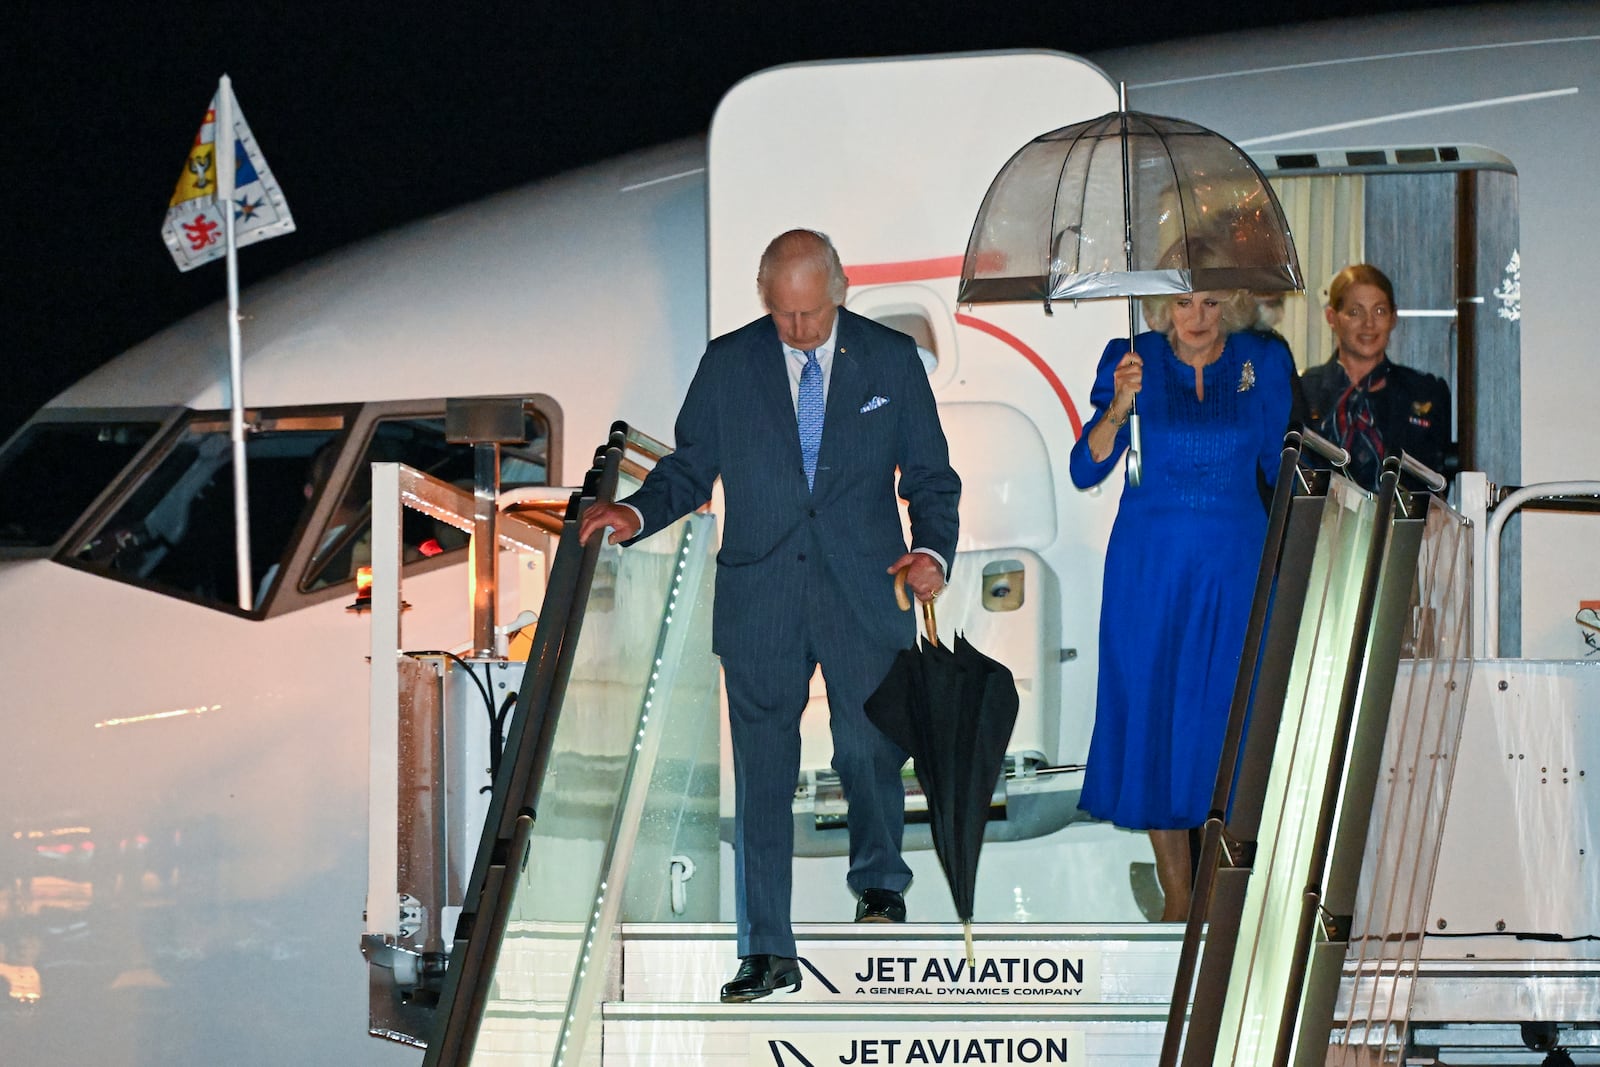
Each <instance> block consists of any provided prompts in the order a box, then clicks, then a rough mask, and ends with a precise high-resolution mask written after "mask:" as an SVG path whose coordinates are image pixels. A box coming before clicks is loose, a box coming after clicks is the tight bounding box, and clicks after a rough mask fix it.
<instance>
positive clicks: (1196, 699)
mask: <svg viewBox="0 0 1600 1067" xmlns="http://www.w3.org/2000/svg"><path fill="white" fill-rule="evenodd" d="M1144 310H1145V318H1146V320H1147V321H1148V322H1149V323H1150V325H1151V326H1152V327H1153V330H1152V331H1151V332H1148V333H1142V334H1140V335H1139V336H1138V337H1137V338H1135V339H1134V344H1133V350H1132V351H1129V348H1128V342H1127V341H1126V340H1115V341H1112V342H1111V343H1110V344H1108V345H1107V346H1106V350H1105V353H1104V354H1103V355H1102V356H1101V357H1100V367H1099V370H1098V372H1097V373H1096V376H1095V383H1094V389H1093V391H1092V392H1091V393H1090V401H1091V403H1093V405H1094V407H1095V409H1096V410H1095V414H1094V416H1093V417H1092V418H1091V419H1090V420H1089V424H1088V425H1087V426H1086V427H1085V428H1084V432H1083V435H1082V436H1081V437H1080V438H1079V439H1078V441H1077V443H1076V444H1075V445H1074V446H1073V449H1072V457H1071V473H1072V481H1073V484H1074V485H1076V486H1078V488H1080V489H1087V488H1089V487H1090V486H1093V485H1098V484H1099V483H1100V482H1101V481H1103V480H1105V478H1106V477H1107V476H1108V475H1110V474H1111V472H1112V471H1113V470H1114V469H1115V468H1116V466H1117V460H1118V459H1119V458H1120V457H1121V455H1122V453H1123V451H1124V450H1125V449H1126V448H1127V447H1128V441H1129V433H1128V425H1127V423H1128V416H1129V413H1130V410H1131V408H1132V406H1133V402H1134V397H1135V395H1137V396H1138V398H1139V409H1138V410H1139V417H1140V422H1141V435H1140V436H1141V443H1142V446H1143V452H1142V460H1143V469H1142V479H1141V481H1142V484H1141V485H1139V486H1138V487H1137V488H1135V487H1133V486H1124V488H1123V491H1122V500H1121V503H1120V504H1119V505H1118V508H1117V518H1116V522H1115V524H1114V525H1113V526H1112V529H1111V543H1110V545H1109V547H1108V548H1107V550H1106V569H1105V584H1104V588H1103V594H1102V597H1101V606H1100V671H1099V692H1098V694H1097V698H1096V711H1095V724H1094V735H1093V739H1092V740H1091V742H1090V746H1089V763H1088V770H1087V772H1086V775H1085V778H1084V785H1083V795H1082V799H1081V800H1080V801H1079V804H1080V806H1081V807H1082V808H1083V809H1084V810H1085V811H1087V812H1089V813H1090V814H1091V815H1093V816H1095V817H1096V818H1099V819H1106V820H1109V821H1111V822H1114V823H1116V824H1117V825H1118V826H1124V827H1129V828H1133V829H1142V830H1149V831H1150V841H1151V845H1152V847H1153V848H1154V851H1155V856H1156V876H1157V878H1158V879H1159V880H1160V882H1161V889H1162V892H1163V893H1164V894H1165V896H1166V904H1165V909H1164V912H1163V915H1162V920H1163V921H1166V922H1175V921H1179V920H1181V919H1183V917H1184V916H1185V915H1186V914H1187V911H1188V906H1189V895H1190V889H1191V878H1192V876H1191V871H1190V861H1189V830H1190V829H1192V828H1194V827H1197V826H1199V825H1201V824H1202V823H1203V822H1204V821H1205V818H1206V814H1207V812H1208V811H1209V810H1210V807H1211V794H1212V791H1213V789H1214V787H1215V785H1216V778H1217V767H1218V763H1219V761H1220V759H1221V753H1222V736H1223V733H1224V730H1225V728H1226V725H1227V718H1228V706H1229V704H1230V702H1231V700H1232V696H1233V684H1234V676H1235V674H1236V672H1237V670H1238V667H1239V657H1240V655H1241V653H1242V650H1243V645H1244V631H1245V626H1246V623H1247V621H1248V618H1249V613H1250V600H1251V596H1252V593H1253V591H1254V586H1255V576H1256V571H1257V569H1258V567H1259V565H1260V561H1261V548H1262V544H1263V542H1264V540H1265V537H1266V526H1267V514H1266V508H1265V506H1264V505H1263V503H1262V500H1261V495H1260V493H1259V491H1258V489H1257V478H1256V474H1257V471H1260V472H1261V473H1262V474H1263V475H1264V476H1265V478H1266V479H1267V480H1268V482H1269V484H1270V482H1271V481H1273V480H1275V478H1276V476H1277V469H1278V457H1279V455H1280V454H1281V452H1282V448H1283V435H1284V431H1285V430H1286V429H1287V428H1288V425H1289V404H1290V381H1291V379H1292V377H1293V375H1294V361H1293V357H1291V356H1290V354H1289V350H1288V348H1287V347H1286V346H1285V345H1284V344H1283V342H1282V341H1281V340H1280V339H1279V338H1277V337H1276V336H1275V335H1271V334H1266V333H1257V332H1253V331H1248V330H1246V329H1245V327H1247V326H1248V325H1249V324H1250V323H1251V322H1252V321H1253V319H1254V317H1255V304H1254V301H1253V300H1252V299H1251V297H1250V294H1249V293H1248V292H1244V291H1237V292H1227V291H1222V292H1202V293H1184V294H1180V295H1176V296H1166V297H1156V298H1147V299H1146V300H1145V301H1144Z"/></svg>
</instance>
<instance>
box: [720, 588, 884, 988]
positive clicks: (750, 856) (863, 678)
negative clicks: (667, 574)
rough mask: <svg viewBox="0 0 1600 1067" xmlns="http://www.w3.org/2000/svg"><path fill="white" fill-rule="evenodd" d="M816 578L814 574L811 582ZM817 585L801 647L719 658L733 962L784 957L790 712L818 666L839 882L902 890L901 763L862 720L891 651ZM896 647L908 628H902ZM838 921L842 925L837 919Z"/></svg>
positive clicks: (789, 943) (796, 758)
mask: <svg viewBox="0 0 1600 1067" xmlns="http://www.w3.org/2000/svg"><path fill="white" fill-rule="evenodd" d="M819 577H820V576H819ZM825 584H826V583H823V582H820V581H818V580H816V579H815V578H814V579H813V580H812V581H810V582H808V583H807V585H806V591H805V594H804V595H803V597H802V600H803V601H804V603H803V604H800V605H795V608H796V609H797V610H800V611H803V612H804V613H805V614H804V619H803V623H804V625H803V627H802V634H803V646H804V647H799V648H791V649H779V648H774V649H772V650H770V651H769V652H768V653H767V654H766V655H764V656H762V657H760V658H759V659H757V660H752V659H750V658H748V657H745V658H729V657H726V656H725V657H723V660H722V671H723V678H724V681H725V682H726V685H727V690H728V717H729V726H730V730H731V737H732V744H733V779H734V794H735V802H734V842H733V849H734V894H735V897H736V899H737V901H738V933H739V955H740V956H749V955H753V954H756V953H768V954H772V955H777V956H794V955H796V952H795V940H794V930H793V927H792V925H791V922H790V905H791V900H792V896H793V884H794V815H793V804H794V790H795V784H796V781H797V779H798V778H799V774H800V715H801V712H802V711H804V710H805V706H806V701H807V699H808V697H809V689H810V683H811V676H812V674H813V673H814V672H815V671H816V669H817V667H818V666H820V667H821V668H822V677H823V681H824V683H825V684H826V686H827V692H828V709H829V717H830V727H831V730H832V733H833V769H834V770H835V771H837V772H838V774H839V782H840V784H841V785H842V786H843V788H844V794H845V800H846V802H847V803H848V805H849V834H850V870H849V873H848V875H847V876H846V879H845V881H846V883H847V884H848V885H849V887H850V889H851V890H852V891H854V892H855V893H857V894H858V895H859V894H860V892H861V891H862V890H864V889H892V890H895V891H897V892H903V891H904V890H905V888H906V887H907V886H908V885H910V884H911V868H909V867H907V866H906V863H905V861H904V860H903V859H902V858H901V856H900V842H901V832H902V828H903V826H904V823H905V788H904V786H903V785H902V784H901V778H900V768H901V767H902V766H903V765H904V764H905V761H906V759H907V755H906V752H905V750H904V749H902V748H900V746H898V745H896V744H895V743H894V742H893V741H890V740H889V739H888V738H887V737H885V736H884V735H883V733H882V732H880V731H879V730H878V728H877V727H876V726H874V725H872V723H871V722H869V721H868V720H867V716H866V712H865V711H864V710H863V705H864V704H865V702H866V699H867V697H868V696H870V695H871V694H872V691H873V690H874V689H876V688H877V687H878V683H879V682H881V681H882V680H883V677H884V675H886V674H887V673H888V672H889V667H890V665H891V664H892V663H893V662H894V657H895V653H896V652H897V651H899V649H898V648H897V647H895V646H892V645H885V644H883V643H882V642H881V641H877V640H872V639H869V638H866V637H865V636H864V635H863V634H861V633H859V632H857V630H856V629H855V628H853V627H850V626H849V625H848V623H847V622H845V618H847V617H848V611H846V612H840V611H839V610H837V604H836V601H835V600H834V598H832V597H829V596H827V595H825V589H824V588H823V587H824V586H825ZM906 632H907V636H908V641H907V644H909V643H910V639H914V633H915V632H914V631H913V630H912V629H911V628H910V624H908V625H907V631H906ZM841 918H842V917H841Z"/></svg>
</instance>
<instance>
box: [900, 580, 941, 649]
mask: <svg viewBox="0 0 1600 1067" xmlns="http://www.w3.org/2000/svg"><path fill="white" fill-rule="evenodd" d="M894 602H895V603H896V604H899V605H900V610H901V611H910V610H911V598H910V597H909V596H907V595H906V572H905V570H904V569H901V570H898V571H896V572H895V575H894ZM922 632H923V633H924V634H926V635H927V638H928V644H930V645H932V646H933V647H934V648H938V647H939V623H938V621H937V620H935V619H934V617H933V601H931V600H924V601H923V602H922Z"/></svg>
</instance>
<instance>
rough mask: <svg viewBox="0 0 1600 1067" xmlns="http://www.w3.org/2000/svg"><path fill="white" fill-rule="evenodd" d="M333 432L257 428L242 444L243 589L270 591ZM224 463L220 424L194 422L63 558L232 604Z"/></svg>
mask: <svg viewBox="0 0 1600 1067" xmlns="http://www.w3.org/2000/svg"><path fill="white" fill-rule="evenodd" d="M341 432H342V420H341V419H339V418H338V417H336V416H334V417H321V418H299V419H293V420H266V421H263V422H261V423H260V424H258V425H257V426H256V427H255V428H253V429H252V432H251V433H250V435H249V436H248V437H247V438H246V441H245V463H246V474H247V481H248V492H249V506H250V570H251V576H250V579H251V588H252V589H255V590H257V598H256V600H257V603H258V604H259V603H260V599H261V596H262V595H263V594H264V593H265V591H266V589H267V587H268V586H270V584H271V582H272V579H273V577H274V575H275V574H276V571H277V568H278V566H279V561H280V560H281V559H282V558H283V556H284V554H285V551H286V549H287V548H288V546H289V544H290V542H291V540H292V539H293V536H294V532H295V530H296V529H297V528H298V527H299V526H300V525H301V524H302V523H303V522H304V519H305V517H306V515H307V514H308V513H309V508H310V499H309V497H310V494H309V493H308V492H307V490H306V487H307V486H308V485H310V484H311V482H312V460H313V458H314V457H315V456H316V455H317V454H318V453H319V452H321V451H323V450H324V449H326V448H328V447H329V446H330V445H331V444H332V443H333V442H335V441H336V440H337V439H338V437H339V435H340V433H341ZM233 501H234V491H233V453H232V444H231V442H230V440H229V434H228V424H227V422H226V420H214V419H209V418H205V419H197V420H196V421H194V422H192V423H190V424H189V425H188V426H187V427H186V428H185V430H184V433H183V435H182V436H181V437H180V438H179V439H178V441H177V443H176V444H175V445H174V446H173V447H172V449H171V450H170V451H169V452H168V453H167V454H166V456H165V458H163V459H162V461H161V462H160V464H158V465H157V466H156V467H155V468H154V469H153V470H152V471H150V472H149V474H148V475H147V476H146V477H145V478H144V480H143V481H142V482H141V483H140V484H139V486H138V488H136V489H135V490H134V492H133V494H132V495H131V496H130V497H129V498H128V499H127V501H126V502H125V503H124V504H123V505H122V506H121V507H120V508H118V509H117V511H116V512H115V513H114V514H113V515H112V516H111V518H110V520H109V521H107V522H106V523H104V524H103V525H101V526H100V527H99V528H98V529H96V530H95V531H94V532H93V533H92V534H90V535H89V536H88V537H87V538H85V539H84V541H83V542H82V543H81V544H79V545H77V546H75V548H74V550H73V551H72V553H71V556H72V558H74V559H76V560H78V561H79V562H81V563H83V564H85V565H87V566H88V567H90V568H91V569H94V570H103V571H107V572H110V573H114V574H118V575H121V576H123V577H127V578H132V579H136V580H139V581H141V582H148V583H151V584H153V585H156V586H159V587H162V588H165V589H168V590H171V591H174V592H178V593H183V594H186V595H189V596H193V597H196V598H199V599H201V600H207V601H216V602H221V603H226V604H234V603H236V602H237V596H238V593H237V589H238V586H237V577H236V575H237V573H238V572H237V566H236V553H235V546H234V512H233Z"/></svg>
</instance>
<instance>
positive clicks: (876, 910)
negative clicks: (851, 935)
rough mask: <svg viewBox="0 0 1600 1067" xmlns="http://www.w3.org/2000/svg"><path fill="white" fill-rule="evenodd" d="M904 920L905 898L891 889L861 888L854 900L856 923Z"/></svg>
mask: <svg viewBox="0 0 1600 1067" xmlns="http://www.w3.org/2000/svg"><path fill="white" fill-rule="evenodd" d="M905 921H906V898H905V897H903V896H901V895H900V894H899V893H896V892H895V891H894V890H893V889H863V890H862V891H861V899H860V900H858V901H856V922H858V923H903V922H905Z"/></svg>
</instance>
